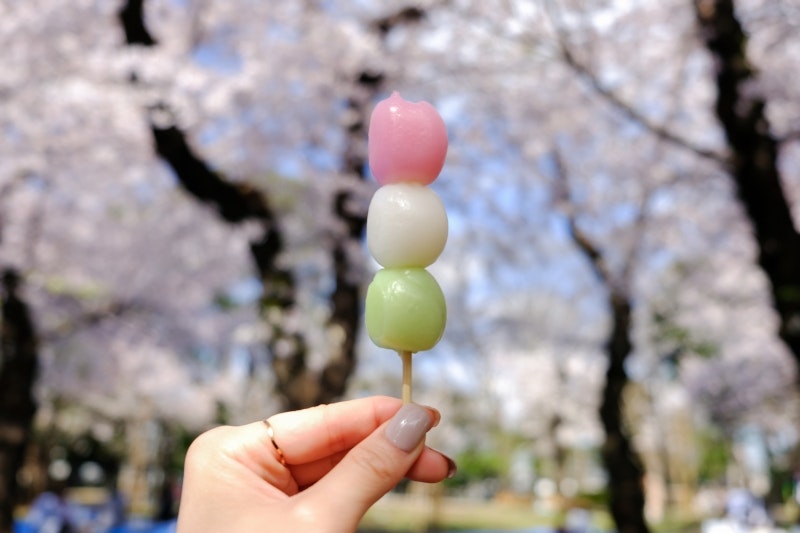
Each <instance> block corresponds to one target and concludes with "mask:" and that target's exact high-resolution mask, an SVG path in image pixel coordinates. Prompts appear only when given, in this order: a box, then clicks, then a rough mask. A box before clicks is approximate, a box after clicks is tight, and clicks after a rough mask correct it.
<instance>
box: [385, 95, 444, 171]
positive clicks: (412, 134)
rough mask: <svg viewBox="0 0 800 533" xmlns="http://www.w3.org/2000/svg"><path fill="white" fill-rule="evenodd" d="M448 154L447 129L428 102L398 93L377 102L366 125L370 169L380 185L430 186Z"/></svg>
mask: <svg viewBox="0 0 800 533" xmlns="http://www.w3.org/2000/svg"><path fill="white" fill-rule="evenodd" d="M446 155H447V128H446V127H445V125H444V121H443V120H442V117H440V116H439V113H437V112H436V109H434V107H433V106H432V105H431V104H429V103H428V102H409V101H408V100H404V99H403V98H402V97H401V96H400V94H399V93H397V92H393V93H392V95H391V96H390V97H389V98H387V99H386V100H383V101H381V102H379V103H378V104H377V105H376V106H375V109H374V110H373V111H372V117H371V119H370V122H369V166H370V168H371V169H372V174H373V176H375V179H376V180H377V181H378V183H380V184H381V185H387V184H389V183H399V182H404V183H419V184H422V185H430V184H431V183H433V180H435V179H436V178H437V177H438V176H439V173H440V172H441V171H442V167H443V166H444V159H445V156H446Z"/></svg>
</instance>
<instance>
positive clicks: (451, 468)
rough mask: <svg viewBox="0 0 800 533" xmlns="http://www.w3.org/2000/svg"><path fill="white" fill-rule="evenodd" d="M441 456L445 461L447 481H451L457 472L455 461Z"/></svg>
mask: <svg viewBox="0 0 800 533" xmlns="http://www.w3.org/2000/svg"><path fill="white" fill-rule="evenodd" d="M442 456H443V457H444V458H445V459H446V460H447V479H453V478H454V477H456V472H458V466H457V465H456V462H455V461H453V460H452V459H450V458H449V457H447V456H446V455H444V454H442Z"/></svg>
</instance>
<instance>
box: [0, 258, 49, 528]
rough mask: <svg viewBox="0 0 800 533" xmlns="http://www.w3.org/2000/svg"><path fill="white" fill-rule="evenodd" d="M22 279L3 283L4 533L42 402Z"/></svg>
mask: <svg viewBox="0 0 800 533" xmlns="http://www.w3.org/2000/svg"><path fill="white" fill-rule="evenodd" d="M21 283H22V279H21V277H20V276H19V274H18V273H17V272H16V271H15V270H13V269H10V268H7V269H6V270H5V271H4V272H3V276H2V283H0V304H1V305H2V308H1V309H0V327H1V329H0V533H11V531H12V522H13V513H14V507H15V506H16V504H17V503H18V502H17V497H18V490H19V484H18V483H17V473H18V472H19V470H20V469H21V468H22V465H23V462H24V458H25V450H26V448H27V445H28V441H29V440H30V436H31V430H32V427H33V418H34V416H35V415H36V409H37V405H36V400H35V399H34V396H33V386H34V383H35V381H36V377H37V373H38V367H39V341H38V338H37V335H36V327H35V325H34V323H33V319H32V318H31V313H30V310H29V308H28V304H27V303H26V302H25V301H24V300H23V298H22V296H21V294H20V291H19V289H20V286H21Z"/></svg>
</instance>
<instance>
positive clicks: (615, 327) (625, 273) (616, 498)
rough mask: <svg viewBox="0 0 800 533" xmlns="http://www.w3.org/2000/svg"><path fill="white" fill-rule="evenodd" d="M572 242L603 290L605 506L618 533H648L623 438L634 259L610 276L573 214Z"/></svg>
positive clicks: (558, 161) (563, 175)
mask: <svg viewBox="0 0 800 533" xmlns="http://www.w3.org/2000/svg"><path fill="white" fill-rule="evenodd" d="M553 158H554V162H555V167H556V177H557V179H558V181H557V189H556V191H555V193H556V195H557V196H558V197H559V198H561V199H563V200H565V201H569V194H570V193H569V186H568V175H567V170H566V168H565V166H564V164H563V160H562V158H561V157H560V155H559V154H558V151H557V150H556V151H555V152H554V153H553ZM567 224H568V228H569V234H570V237H571V238H572V242H573V243H575V246H576V247H577V248H578V251H579V252H580V253H581V254H583V256H584V257H585V258H586V260H587V261H588V262H589V266H590V267H591V268H592V270H593V272H594V274H595V276H596V277H597V280H598V281H599V282H600V283H601V285H602V286H603V287H604V288H605V290H606V301H607V303H608V311H609V313H610V315H611V330H610V331H609V333H608V337H607V339H606V342H605V345H604V348H605V351H606V356H607V358H608V367H607V369H606V380H605V385H604V387H603V393H602V399H601V402H600V410H599V415H600V422H601V423H602V425H603V430H604V432H605V440H604V441H603V445H602V448H601V455H602V458H603V466H604V467H605V470H606V473H607V474H608V484H607V488H608V506H609V511H610V513H611V517H612V518H613V519H614V523H615V524H616V526H617V531H618V532H619V533H647V532H648V531H649V528H648V526H647V521H646V520H645V517H644V504H645V493H644V468H643V467H642V464H641V461H640V459H639V456H638V454H637V452H636V450H635V449H634V447H633V445H632V443H631V439H630V436H629V435H628V431H627V427H626V424H625V417H624V412H623V394H624V393H625V389H626V387H627V386H628V383H629V381H630V380H629V378H628V373H627V371H626V370H625V361H626V360H627V358H628V356H629V355H630V353H631V351H632V349H633V343H632V341H631V309H632V304H631V298H630V295H629V293H628V290H627V289H626V282H627V278H628V277H629V276H630V270H631V266H632V264H633V259H634V249H632V250H631V252H630V255H629V256H628V258H627V259H626V262H625V266H624V268H623V269H622V274H621V275H619V276H614V275H613V274H612V273H611V271H610V270H609V268H608V264H607V263H606V260H605V257H604V255H603V252H602V250H601V249H600V248H599V247H598V246H597V245H596V244H595V243H594V242H593V241H592V239H591V238H590V237H589V236H588V235H587V234H586V233H584V232H583V231H582V230H581V229H580V228H579V227H578V224H577V221H576V219H575V215H574V213H572V211H571V210H569V211H568V213H567Z"/></svg>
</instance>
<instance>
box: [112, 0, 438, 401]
mask: <svg viewBox="0 0 800 533" xmlns="http://www.w3.org/2000/svg"><path fill="white" fill-rule="evenodd" d="M143 12H144V10H143V0H128V1H127V2H126V3H125V5H124V6H123V8H122V9H121V10H120V12H119V16H120V23H121V24H122V27H123V29H124V30H125V36H126V41H127V44H128V45H144V46H153V45H155V44H156V40H155V39H154V38H153V37H152V36H151V35H150V33H149V32H148V30H147V27H146V25H145V23H144V19H143ZM424 16H425V13H424V11H422V10H420V9H418V8H401V9H399V10H398V11H397V12H396V13H394V14H391V15H389V16H387V17H384V18H382V19H379V20H377V21H375V22H374V24H373V25H372V29H373V31H375V32H376V33H377V34H378V35H379V36H380V37H381V38H385V37H386V35H387V34H388V33H389V32H390V31H391V30H392V29H393V28H394V27H395V26H397V25H399V24H410V23H415V22H417V21H419V20H420V19H421V18H423V17H424ZM131 79H132V80H133V81H134V82H135V81H136V76H135V73H134V75H132V77H131ZM383 79H384V75H383V73H382V72H380V71H370V70H369V69H365V70H364V71H362V72H360V73H358V74H357V75H356V76H355V79H354V83H353V89H352V94H351V95H350V96H349V98H348V101H347V104H348V108H349V111H350V113H348V114H347V116H352V117H354V118H353V119H352V120H351V121H350V122H349V123H347V124H345V125H344V127H345V129H346V133H347V139H348V143H347V147H346V149H345V154H344V158H343V172H344V174H345V175H348V176H351V177H352V178H353V179H355V180H363V179H365V178H366V167H367V160H366V150H365V149H364V147H365V141H366V137H367V125H368V123H369V110H370V108H371V103H372V101H373V99H374V97H375V96H376V95H377V93H378V90H379V89H380V87H381V84H382V82H383ZM161 107H162V109H161V111H164V110H166V111H169V107H168V106H167V105H166V104H162V105H161ZM151 127H152V132H153V139H154V144H155V148H156V152H157V153H158V154H159V155H160V156H161V157H162V158H163V159H164V160H165V161H166V162H167V163H168V164H169V165H170V166H171V167H172V169H173V171H174V172H175V174H176V176H177V178H178V180H179V182H180V184H181V185H182V186H183V188H184V189H185V190H186V191H187V192H188V193H190V194H191V195H193V196H194V197H195V198H196V199H198V200H200V201H202V202H205V203H208V204H210V205H213V206H215V207H216V208H217V210H218V212H219V214H220V216H221V217H222V218H223V219H224V220H226V221H228V222H230V223H240V222H244V221H246V220H251V221H253V220H254V221H257V222H258V223H259V224H260V225H261V227H262V228H263V234H262V237H261V238H260V239H258V240H257V241H255V242H253V243H252V244H251V252H252V258H253V261H254V263H255V265H256V268H257V270H258V273H259V276H260V277H261V282H262V286H263V291H264V292H263V294H262V297H261V310H262V315H263V317H264V320H265V323H266V324H268V326H269V327H270V328H271V330H272V331H271V335H270V340H269V341H268V347H267V348H268V351H269V352H270V354H271V355H272V368H273V372H274V374H275V377H276V381H277V385H276V388H277V390H278V392H279V394H280V395H281V396H282V398H283V400H284V404H285V407H286V408H287V409H301V408H304V407H309V406H313V405H317V404H319V403H329V402H332V401H334V400H336V399H338V398H339V397H341V396H342V395H343V394H344V393H345V392H346V389H347V384H348V381H349V378H350V376H351V375H352V373H353V371H354V369H355V365H356V353H355V343H356V339H357V337H358V331H359V328H360V325H361V287H362V284H363V279H362V276H361V275H360V272H359V271H360V269H361V268H362V267H361V265H356V264H354V258H353V257H352V253H351V252H349V250H353V249H357V247H358V246H357V245H358V243H359V242H360V241H361V239H362V236H363V231H364V226H365V224H366V210H364V209H359V208H358V207H353V205H354V204H357V203H358V202H353V198H352V192H350V191H349V190H347V189H343V190H342V191H340V192H338V193H337V194H335V195H334V198H333V205H332V210H333V214H334V216H336V217H338V218H339V220H341V221H342V222H343V226H344V227H345V228H346V229H345V231H344V232H343V233H342V234H337V235H334V236H333V239H332V240H333V243H332V245H331V255H332V258H333V265H334V278H335V286H334V289H333V292H332V293H331V295H330V302H331V316H330V318H329V320H328V324H327V327H328V328H330V329H331V330H332V331H335V332H336V335H335V336H336V337H337V338H338V339H339V342H338V343H337V344H335V345H333V346H332V353H331V354H329V357H328V361H327V362H326V364H325V366H324V367H323V368H322V369H321V371H314V370H312V369H310V368H308V366H307V364H306V356H307V349H308V348H307V345H306V342H305V339H304V338H303V337H302V335H300V334H298V333H295V332H289V331H286V330H285V329H284V328H283V327H282V324H281V321H280V319H277V320H276V319H274V317H275V316H278V317H280V316H281V315H283V314H285V313H290V312H291V311H292V309H293V307H294V306H295V304H296V286H295V280H294V276H293V274H292V272H291V271H290V270H288V269H284V268H281V267H280V266H279V265H278V262H277V259H278V257H279V256H280V254H281V253H282V252H283V249H284V243H283V236H282V233H281V230H280V225H279V224H278V220H277V218H276V216H275V214H274V213H273V211H272V209H271V208H270V205H269V198H268V197H267V195H266V194H265V193H263V192H260V191H258V190H256V189H254V188H253V187H250V186H248V185H247V184H246V183H242V182H239V183H231V182H229V181H227V180H226V179H225V178H224V177H223V176H222V175H220V174H219V173H216V172H214V171H213V170H212V169H211V168H210V167H209V166H208V165H207V164H206V163H205V162H204V161H203V160H202V159H201V158H200V157H199V156H198V155H197V154H196V153H195V152H194V151H193V150H192V149H191V147H190V146H189V143H188V142H187V140H186V136H185V134H184V133H183V132H182V131H181V130H179V129H178V128H177V127H175V126H169V127H161V126H157V125H155V124H153V125H152V126H151ZM279 347H280V350H279ZM279 351H280V352H281V353H280V355H278V352H279Z"/></svg>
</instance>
